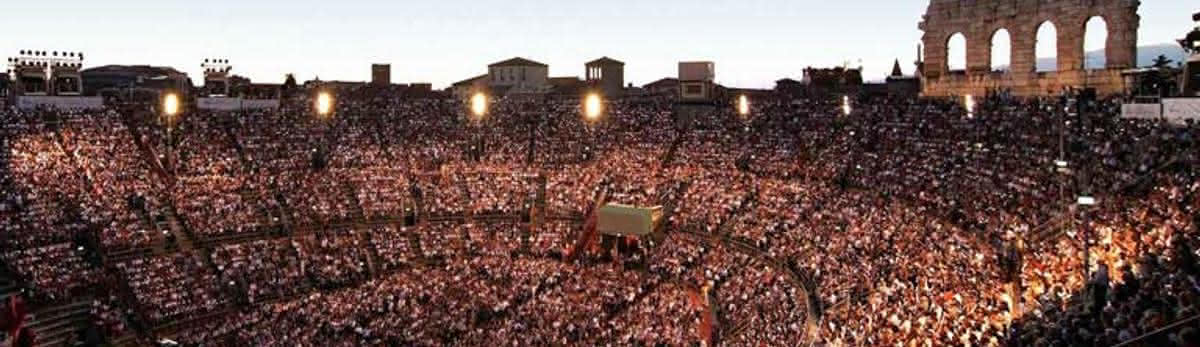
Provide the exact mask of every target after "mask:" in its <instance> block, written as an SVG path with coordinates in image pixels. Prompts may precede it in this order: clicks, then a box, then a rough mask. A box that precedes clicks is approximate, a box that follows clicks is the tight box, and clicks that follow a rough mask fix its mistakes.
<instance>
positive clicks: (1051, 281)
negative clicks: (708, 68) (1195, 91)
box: [0, 98, 1200, 346]
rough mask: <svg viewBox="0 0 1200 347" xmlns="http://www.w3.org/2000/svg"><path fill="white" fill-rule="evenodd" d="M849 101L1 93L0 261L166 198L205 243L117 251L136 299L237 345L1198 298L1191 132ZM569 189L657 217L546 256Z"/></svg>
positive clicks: (1060, 311) (1063, 336) (932, 327)
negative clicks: (106, 106) (635, 249)
mask: <svg viewBox="0 0 1200 347" xmlns="http://www.w3.org/2000/svg"><path fill="white" fill-rule="evenodd" d="M855 102H856V103H859V104H857V105H856V106H855V107H854V110H853V111H852V112H850V113H849V114H844V109H842V105H840V104H839V103H838V102H836V101H824V100H784V99H780V100H762V101H756V102H755V106H754V109H753V111H752V112H751V113H750V114H749V115H737V114H735V113H734V112H733V110H732V108H731V107H729V108H727V107H716V108H712V109H699V110H698V111H697V110H692V111H687V112H683V111H679V110H672V108H671V107H672V104H671V103H670V102H669V101H667V100H666V99H660V98H629V99H626V100H621V101H612V102H610V103H609V104H607V105H606V106H607V107H606V110H607V112H606V113H605V115H604V116H603V117H601V118H600V119H598V120H586V119H584V118H583V117H581V116H580V115H579V107H578V105H577V102H576V101H545V102H531V101H519V100H503V101H499V102H496V103H495V104H494V105H493V106H492V107H490V108H489V109H490V111H489V114H488V115H487V116H486V117H485V118H483V119H476V118H472V117H469V116H467V115H466V112H465V110H464V109H465V107H463V105H462V104H461V103H459V102H458V101H455V100H443V99H432V100H401V99H387V98H383V99H379V98H373V99H365V100H360V101H356V100H353V99H351V100H341V101H340V102H339V106H338V110H337V112H335V114H334V116H331V117H315V116H314V115H312V114H310V113H309V112H306V111H303V108H302V107H296V106H294V105H290V104H285V105H284V107H283V108H281V109H279V110H272V111H251V112H246V114H243V115H239V116H237V117H230V116H228V115H225V114H220V113H207V112H200V111H197V113H196V114H193V115H191V116H190V117H184V118H183V119H181V120H180V121H179V122H178V123H177V124H165V125H164V124H160V123H156V122H155V121H153V120H145V119H136V118H135V117H133V116H132V115H129V114H123V113H121V112H119V111H115V110H101V111H90V112H75V113H38V112H31V113H25V112H20V111H6V112H5V113H3V118H4V119H2V120H3V121H4V123H3V126H4V128H3V130H4V136H3V141H4V142H3V145H4V146H5V150H4V151H3V153H2V154H0V155H2V156H3V159H4V161H5V163H6V164H7V165H5V166H4V167H3V168H0V169H2V170H4V171H3V172H2V173H3V174H2V175H0V184H2V185H0V188H3V190H4V191H5V193H6V194H5V195H4V197H3V199H4V200H2V201H0V216H2V217H3V220H2V221H0V222H2V223H3V228H2V229H0V231H2V232H3V234H2V235H0V245H4V246H5V247H6V248H5V251H4V252H0V260H3V265H4V266H5V267H6V268H11V269H13V270H15V271H14V272H16V273H18V274H20V275H21V276H23V277H25V278H26V280H27V281H28V282H29V283H31V284H33V285H34V286H36V287H38V288H39V289H40V291H41V292H42V293H44V295H46V296H48V297H50V298H51V299H58V298H65V297H69V296H71V295H73V292H72V290H73V289H79V288H82V287H86V286H88V285H93V284H95V283H96V281H95V280H94V278H96V277H98V276H103V275H102V273H104V270H103V269H102V268H101V267H99V266H98V265H96V264H94V263H93V262H91V261H89V260H88V252H87V250H88V249H89V248H95V247H99V248H100V249H101V251H103V252H112V251H114V250H119V249H126V248H131V247H150V246H153V245H155V244H156V242H158V241H159V240H160V239H161V238H159V237H157V235H159V234H160V233H159V232H158V231H160V229H163V228H171V225H172V223H168V222H167V221H169V220H171V219H173V218H179V219H180V222H179V223H178V224H179V225H183V226H185V227H186V228H187V230H189V231H190V232H191V233H192V235H193V236H192V237H195V238H197V241H206V240H212V241H213V242H214V246H213V247H212V249H211V251H210V250H208V249H206V248H197V249H183V250H175V249H168V250H166V251H165V252H166V253H167V254H161V255H153V256H146V257H134V258H132V259H122V260H120V261H117V262H116V264H115V268H116V269H117V272H118V273H119V274H120V275H121V276H122V279H124V280H125V281H126V282H127V283H128V284H129V287H130V289H131V291H132V293H133V295H134V297H135V298H136V305H137V307H136V309H137V310H138V311H139V312H140V313H141V314H142V315H144V316H145V317H146V318H147V319H148V320H149V321H150V322H151V323H152V324H162V323H168V322H174V321H185V320H189V319H197V318H204V321H203V322H202V325H198V326H196V327H191V328H189V329H185V330H184V332H182V333H180V334H181V336H186V337H184V338H182V339H181V340H183V341H187V342H203V341H207V340H210V339H212V340H220V341H230V342H233V343H235V344H251V345H296V344H300V345H359V344H407V345H428V344H447V343H461V344H467V345H472V344H483V343H497V342H498V343H503V344H512V345H527V344H546V343H548V344H562V345H575V344H584V345H593V344H609V343H612V344H621V345H625V344H645V345H651V344H656V343H663V344H668V345H680V344H690V343H692V342H697V341H711V340H719V341H720V342H721V343H727V344H732V345H756V344H761V343H763V342H768V343H769V344H780V345H799V344H801V343H802V342H805V341H815V342H817V343H819V344H822V345H830V346H860V345H880V346H883V345H923V346H940V345H964V344H965V345H1004V344H1010V343H1019V344H1021V345H1034V346H1042V345H1045V346H1053V345H1110V344H1114V343H1119V342H1121V341H1126V340H1129V339H1132V338H1135V337H1137V336H1139V335H1141V334H1144V333H1147V332H1151V331H1154V330H1155V329H1157V328H1160V327H1163V326H1166V325H1167V324H1170V323H1171V322H1174V321H1177V320H1180V319H1185V318H1189V317H1193V316H1195V315H1196V314H1197V313H1200V312H1196V307H1195V304H1196V302H1197V300H1200V297H1198V295H1200V289H1198V288H1200V286H1198V285H1197V284H1196V281H1197V278H1196V276H1197V275H1198V274H1196V273H1195V272H1196V271H1197V270H1196V260H1195V259H1196V258H1195V257H1197V254H1196V249H1197V247H1200V238H1197V235H1198V232H1200V231H1198V230H1197V222H1196V217H1195V215H1196V209H1197V207H1198V206H1197V203H1196V201H1200V199H1197V198H1196V197H1195V194H1196V192H1197V190H1200V185H1198V184H1197V183H1196V181H1195V177H1194V174H1193V173H1192V171H1191V166H1190V165H1191V163H1193V162H1194V161H1195V159H1196V154H1195V144H1194V141H1195V138H1196V135H1197V132H1196V129H1195V128H1194V127H1192V126H1190V125H1184V126H1179V125H1169V124H1165V123H1161V122H1156V121H1149V120H1124V119H1120V118H1119V117H1117V116H1116V114H1117V112H1116V111H1117V110H1116V108H1114V105H1115V103H1114V102H1112V101H1108V100H1104V101H1099V102H1096V103H1094V104H1093V105H1089V107H1090V113H1089V116H1087V117H1078V116H1067V115H1065V114H1064V113H1063V112H1061V110H1062V107H1061V105H1059V104H1057V103H1056V102H1054V101H1052V100H1009V99H1004V98H989V99H988V100H986V101H985V102H983V103H982V104H981V105H980V107H979V108H978V109H976V110H973V111H972V112H967V111H966V110H965V109H963V108H962V107H961V106H959V105H958V104H957V103H956V102H946V101H938V100H908V99H903V100H901V99H874V100H855ZM726 108H727V109H726ZM1081 194H1086V195H1090V196H1094V197H1095V198H1096V199H1097V200H1098V201H1100V203H1099V206H1098V207H1095V208H1088V207H1086V206H1081V205H1074V204H1072V202H1074V201H1075V196H1076V195H1081ZM601 196H604V197H605V198H606V199H605V200H604V201H598V200H597V199H598V198H599V197H601ZM597 202H614V203H621V204H629V205H637V206H667V207H668V208H667V209H666V215H665V218H664V221H663V223H665V224H664V225H663V226H664V227H663V228H660V230H662V231H664V232H665V235H661V236H662V238H661V239H657V240H656V241H654V242H644V244H642V245H641V246H642V248H643V250H644V251H645V253H644V254H645V259H644V261H642V260H643V259H640V258H641V257H642V255H640V254H639V255H637V256H635V257H634V258H638V259H621V257H619V256H618V257H616V258H617V259H611V257H598V258H590V257H584V259H582V260H580V261H575V262H568V261H565V260H564V259H565V257H564V255H566V254H567V253H569V252H570V251H571V247H573V243H574V242H573V241H574V240H576V239H577V238H578V237H580V235H581V231H582V229H583V228H584V225H585V224H586V222H585V219H586V216H587V215H588V214H589V212H590V211H592V210H593V209H594V208H595V207H596V206H595V204H596V203H597ZM543 208H544V210H543ZM531 210H532V211H544V213H542V214H540V215H539V214H537V213H531V212H532V211H531ZM531 214H533V215H535V217H534V218H530V219H531V220H528V221H522V218H526V217H530V215H531ZM276 228H279V229H287V230H290V231H291V232H290V233H281V234H274V233H272V234H269V235H268V234H263V232H264V231H266V230H274V229H276ZM27 230H35V231H38V232H34V233H29V232H24V231H27ZM247 234H253V235H257V236H259V237H257V238H255V239H254V240H251V241H235V240H234V241H222V239H221V237H222V236H227V235H247ZM89 240H91V241H89ZM231 240H232V239H231ZM89 242H91V243H89ZM92 244H94V245H95V246H93V245H92ZM1085 245H1086V246H1085ZM616 253H620V252H616ZM1014 254H1015V255H1016V256H1014ZM1084 254H1087V256H1084ZM625 260H636V261H633V262H630V263H629V264H626V263H624V261H625ZM641 263H644V265H645V266H639V265H638V264H641ZM208 314H215V316H214V317H208V316H207V315H208ZM206 317H207V318H206ZM811 327H815V330H810V329H811ZM201 328H203V329H201ZM1152 338H1156V339H1158V340H1153V341H1151V342H1152V343H1150V345H1172V344H1176V345H1186V344H1187V343H1191V342H1194V339H1196V332H1195V330H1194V329H1192V330H1183V331H1179V332H1175V333H1172V334H1163V335H1161V336H1154V337H1152Z"/></svg>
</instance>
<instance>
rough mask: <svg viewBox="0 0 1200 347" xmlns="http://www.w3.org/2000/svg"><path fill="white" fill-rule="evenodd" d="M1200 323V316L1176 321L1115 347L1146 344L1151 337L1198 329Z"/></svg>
mask: <svg viewBox="0 0 1200 347" xmlns="http://www.w3.org/2000/svg"><path fill="white" fill-rule="evenodd" d="M1198 322H1200V314H1198V315H1195V316H1191V317H1189V318H1185V319H1182V320H1179V321H1176V322H1175V323H1171V324H1170V325H1167V326H1165V327H1162V328H1159V329H1158V330H1155V331H1151V332H1148V333H1145V334H1142V335H1141V336H1138V337H1135V338H1133V339H1132V340H1128V341H1125V342H1121V343H1119V344H1117V345H1116V346H1113V347H1125V346H1138V345H1140V344H1141V343H1143V342H1145V341H1146V339H1149V338H1151V337H1156V336H1160V335H1162V334H1166V333H1169V332H1172V331H1175V330H1182V328H1186V327H1196V326H1197V324H1195V323H1198Z"/></svg>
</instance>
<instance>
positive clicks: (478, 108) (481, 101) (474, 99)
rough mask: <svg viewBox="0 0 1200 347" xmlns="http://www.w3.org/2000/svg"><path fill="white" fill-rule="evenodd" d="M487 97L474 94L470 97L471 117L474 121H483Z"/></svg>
mask: <svg viewBox="0 0 1200 347" xmlns="http://www.w3.org/2000/svg"><path fill="white" fill-rule="evenodd" d="M487 109H488V97H487V94H484V93H475V95H472V96H471V115H472V116H475V119H483V116H485V115H487Z"/></svg>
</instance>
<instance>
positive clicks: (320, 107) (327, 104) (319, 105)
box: [313, 91, 333, 117]
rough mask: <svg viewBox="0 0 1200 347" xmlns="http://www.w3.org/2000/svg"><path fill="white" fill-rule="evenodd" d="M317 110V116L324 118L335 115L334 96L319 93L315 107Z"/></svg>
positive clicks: (327, 93) (323, 92)
mask: <svg viewBox="0 0 1200 347" xmlns="http://www.w3.org/2000/svg"><path fill="white" fill-rule="evenodd" d="M313 107H315V108H316V111H317V114H318V115H320V116H322V117H324V116H329V114H330V113H333V95H332V94H329V92H327V91H322V92H319V93H317V101H316V103H315V104H314V105H313Z"/></svg>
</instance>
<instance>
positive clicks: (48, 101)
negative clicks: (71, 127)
mask: <svg viewBox="0 0 1200 347" xmlns="http://www.w3.org/2000/svg"><path fill="white" fill-rule="evenodd" d="M17 108H19V109H22V110H30V109H36V108H56V109H61V110H80V109H99V108H104V98H101V97H98V96H40V95H39V96H28V95H23V96H18V97H17Z"/></svg>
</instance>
